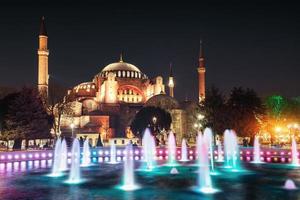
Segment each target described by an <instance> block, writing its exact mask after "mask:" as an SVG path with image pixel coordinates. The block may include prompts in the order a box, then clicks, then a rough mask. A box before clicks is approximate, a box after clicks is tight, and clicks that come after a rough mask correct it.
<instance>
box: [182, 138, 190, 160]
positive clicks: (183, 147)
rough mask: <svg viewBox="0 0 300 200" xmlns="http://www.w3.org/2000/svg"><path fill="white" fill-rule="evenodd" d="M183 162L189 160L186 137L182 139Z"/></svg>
mask: <svg viewBox="0 0 300 200" xmlns="http://www.w3.org/2000/svg"><path fill="white" fill-rule="evenodd" d="M180 161H181V162H187V161H189V159H188V152H187V145H186V141H185V139H182V143H181V160H180Z"/></svg>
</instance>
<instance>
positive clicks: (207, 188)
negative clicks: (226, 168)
mask: <svg viewBox="0 0 300 200" xmlns="http://www.w3.org/2000/svg"><path fill="white" fill-rule="evenodd" d="M196 145H197V146H196V148H197V153H198V163H199V171H198V186H197V188H198V190H199V191H200V192H202V193H213V192H214V191H215V189H214V188H213V186H212V180H211V176H210V169H209V158H208V151H209V149H208V146H209V144H208V143H207V140H205V139H204V138H202V135H201V134H198V137H197V144H196Z"/></svg>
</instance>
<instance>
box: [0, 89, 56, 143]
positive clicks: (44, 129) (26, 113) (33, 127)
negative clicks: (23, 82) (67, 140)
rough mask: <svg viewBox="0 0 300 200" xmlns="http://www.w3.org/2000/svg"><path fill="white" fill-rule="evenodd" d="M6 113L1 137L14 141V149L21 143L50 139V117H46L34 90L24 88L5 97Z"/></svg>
mask: <svg viewBox="0 0 300 200" xmlns="http://www.w3.org/2000/svg"><path fill="white" fill-rule="evenodd" d="M7 98H8V100H9V101H7V113H6V115H5V116H4V125H3V131H2V132H1V137H2V138H6V140H15V145H14V146H15V148H20V147H21V141H22V140H23V139H25V140H26V147H27V146H28V141H29V140H31V139H46V138H50V137H51V135H50V127H51V123H52V118H51V116H49V115H48V113H47V111H46V109H45V107H44V105H43V102H42V99H41V97H40V95H39V93H38V91H37V90H36V89H32V88H26V87H24V88H23V89H22V90H21V91H20V92H17V93H15V94H13V95H12V96H10V97H7Z"/></svg>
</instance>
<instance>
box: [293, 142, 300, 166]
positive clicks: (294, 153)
mask: <svg viewBox="0 0 300 200" xmlns="http://www.w3.org/2000/svg"><path fill="white" fill-rule="evenodd" d="M292 165H294V166H299V159H298V150H297V143H296V140H295V138H294V137H293V138H292Z"/></svg>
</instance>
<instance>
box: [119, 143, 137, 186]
mask: <svg viewBox="0 0 300 200" xmlns="http://www.w3.org/2000/svg"><path fill="white" fill-rule="evenodd" d="M125 152H126V155H125V160H124V183H123V186H122V187H121V189H123V190H127V191H130V190H135V189H137V188H138V186H137V185H136V184H135V180H134V162H133V150H132V145H131V144H128V145H127V146H126V148H125Z"/></svg>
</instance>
